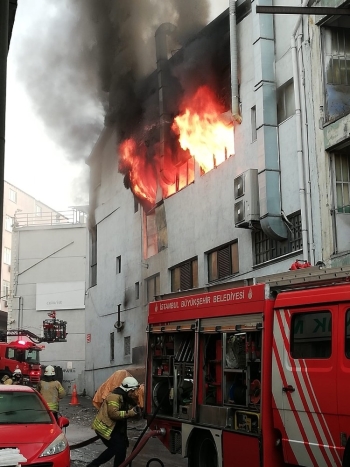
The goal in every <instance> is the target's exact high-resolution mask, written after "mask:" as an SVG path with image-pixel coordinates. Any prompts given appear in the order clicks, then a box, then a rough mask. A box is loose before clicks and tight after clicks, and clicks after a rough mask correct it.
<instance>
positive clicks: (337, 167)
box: [334, 153, 350, 213]
mask: <svg viewBox="0 0 350 467" xmlns="http://www.w3.org/2000/svg"><path fill="white" fill-rule="evenodd" d="M349 157H350V154H349V153H348V154H346V153H339V154H338V153H337V154H334V173H335V192H336V193H335V194H336V210H337V212H342V213H350V164H349Z"/></svg>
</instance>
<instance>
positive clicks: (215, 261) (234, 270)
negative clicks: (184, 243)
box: [205, 239, 239, 283]
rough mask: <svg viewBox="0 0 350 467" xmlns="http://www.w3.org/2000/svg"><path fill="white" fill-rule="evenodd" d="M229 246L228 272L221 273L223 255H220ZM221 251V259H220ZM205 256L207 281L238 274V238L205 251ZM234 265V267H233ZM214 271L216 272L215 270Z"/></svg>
mask: <svg viewBox="0 0 350 467" xmlns="http://www.w3.org/2000/svg"><path fill="white" fill-rule="evenodd" d="M227 248H229V264H228V268H227V265H226V268H227V270H228V274H223V275H221V273H220V271H221V272H222V271H223V270H224V261H225V259H226V258H225V257H223V256H222V254H223V252H224V250H225V249H227ZM233 249H234V250H235V256H233V253H234V252H233ZM220 252H221V260H220ZM205 254H206V257H207V267H208V282H209V283H210V282H216V281H220V280H223V279H226V278H228V277H231V276H235V275H237V274H239V245H238V239H235V240H233V241H231V242H228V243H225V244H223V245H220V246H219V247H217V248H215V249H213V250H210V251H208V252H206V253H205ZM219 263H220V264H219ZM235 265H236V267H235ZM215 271H216V272H215Z"/></svg>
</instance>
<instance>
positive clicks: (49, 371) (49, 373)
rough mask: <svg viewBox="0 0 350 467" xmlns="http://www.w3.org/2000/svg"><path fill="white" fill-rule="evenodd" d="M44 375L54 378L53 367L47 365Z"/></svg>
mask: <svg viewBox="0 0 350 467" xmlns="http://www.w3.org/2000/svg"><path fill="white" fill-rule="evenodd" d="M44 375H45V376H54V375H55V369H54V367H53V366H52V365H47V367H46V368H45V372H44Z"/></svg>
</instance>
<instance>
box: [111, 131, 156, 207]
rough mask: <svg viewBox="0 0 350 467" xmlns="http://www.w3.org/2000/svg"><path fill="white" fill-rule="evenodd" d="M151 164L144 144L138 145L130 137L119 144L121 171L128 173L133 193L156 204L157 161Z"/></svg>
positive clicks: (142, 199)
mask: <svg viewBox="0 0 350 467" xmlns="http://www.w3.org/2000/svg"><path fill="white" fill-rule="evenodd" d="M153 162H154V164H151V163H150V162H149V160H148V158H147V149H146V146H145V145H144V144H142V145H141V144H140V145H137V143H136V141H135V139H133V138H128V139H126V140H124V141H123V142H122V143H121V144H120V145H119V171H120V172H122V173H127V174H128V177H129V181H130V184H131V188H132V191H133V193H134V194H135V195H136V196H137V197H138V198H139V199H140V200H141V201H147V202H149V203H151V204H154V202H155V199H156V194H157V174H156V170H157V161H156V160H154V161H153Z"/></svg>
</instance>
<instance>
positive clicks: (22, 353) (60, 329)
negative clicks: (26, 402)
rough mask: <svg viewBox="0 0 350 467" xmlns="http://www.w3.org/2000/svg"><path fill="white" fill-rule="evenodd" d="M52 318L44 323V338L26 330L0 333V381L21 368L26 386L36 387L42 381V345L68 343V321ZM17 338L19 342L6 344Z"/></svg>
mask: <svg viewBox="0 0 350 467" xmlns="http://www.w3.org/2000/svg"><path fill="white" fill-rule="evenodd" d="M51 316H52V317H51V318H50V319H46V320H44V321H43V337H39V336H37V335H36V334H34V333H32V332H31V331H28V330H25V329H12V330H8V331H0V379H1V378H2V377H3V376H4V375H8V376H12V374H13V372H14V371H15V369H16V368H19V369H20V370H21V372H22V375H23V382H24V384H27V385H29V386H35V385H36V384H37V383H38V382H39V381H40V377H41V365H40V352H41V350H42V349H43V346H42V345H40V344H41V343H43V342H47V343H51V342H66V336H67V332H66V324H67V323H66V321H62V320H58V319H56V316H55V315H52V314H51ZM16 336H17V337H18V339H17V340H15V341H12V342H6V341H7V339H8V338H11V337H16ZM1 341H2V342H1Z"/></svg>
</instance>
